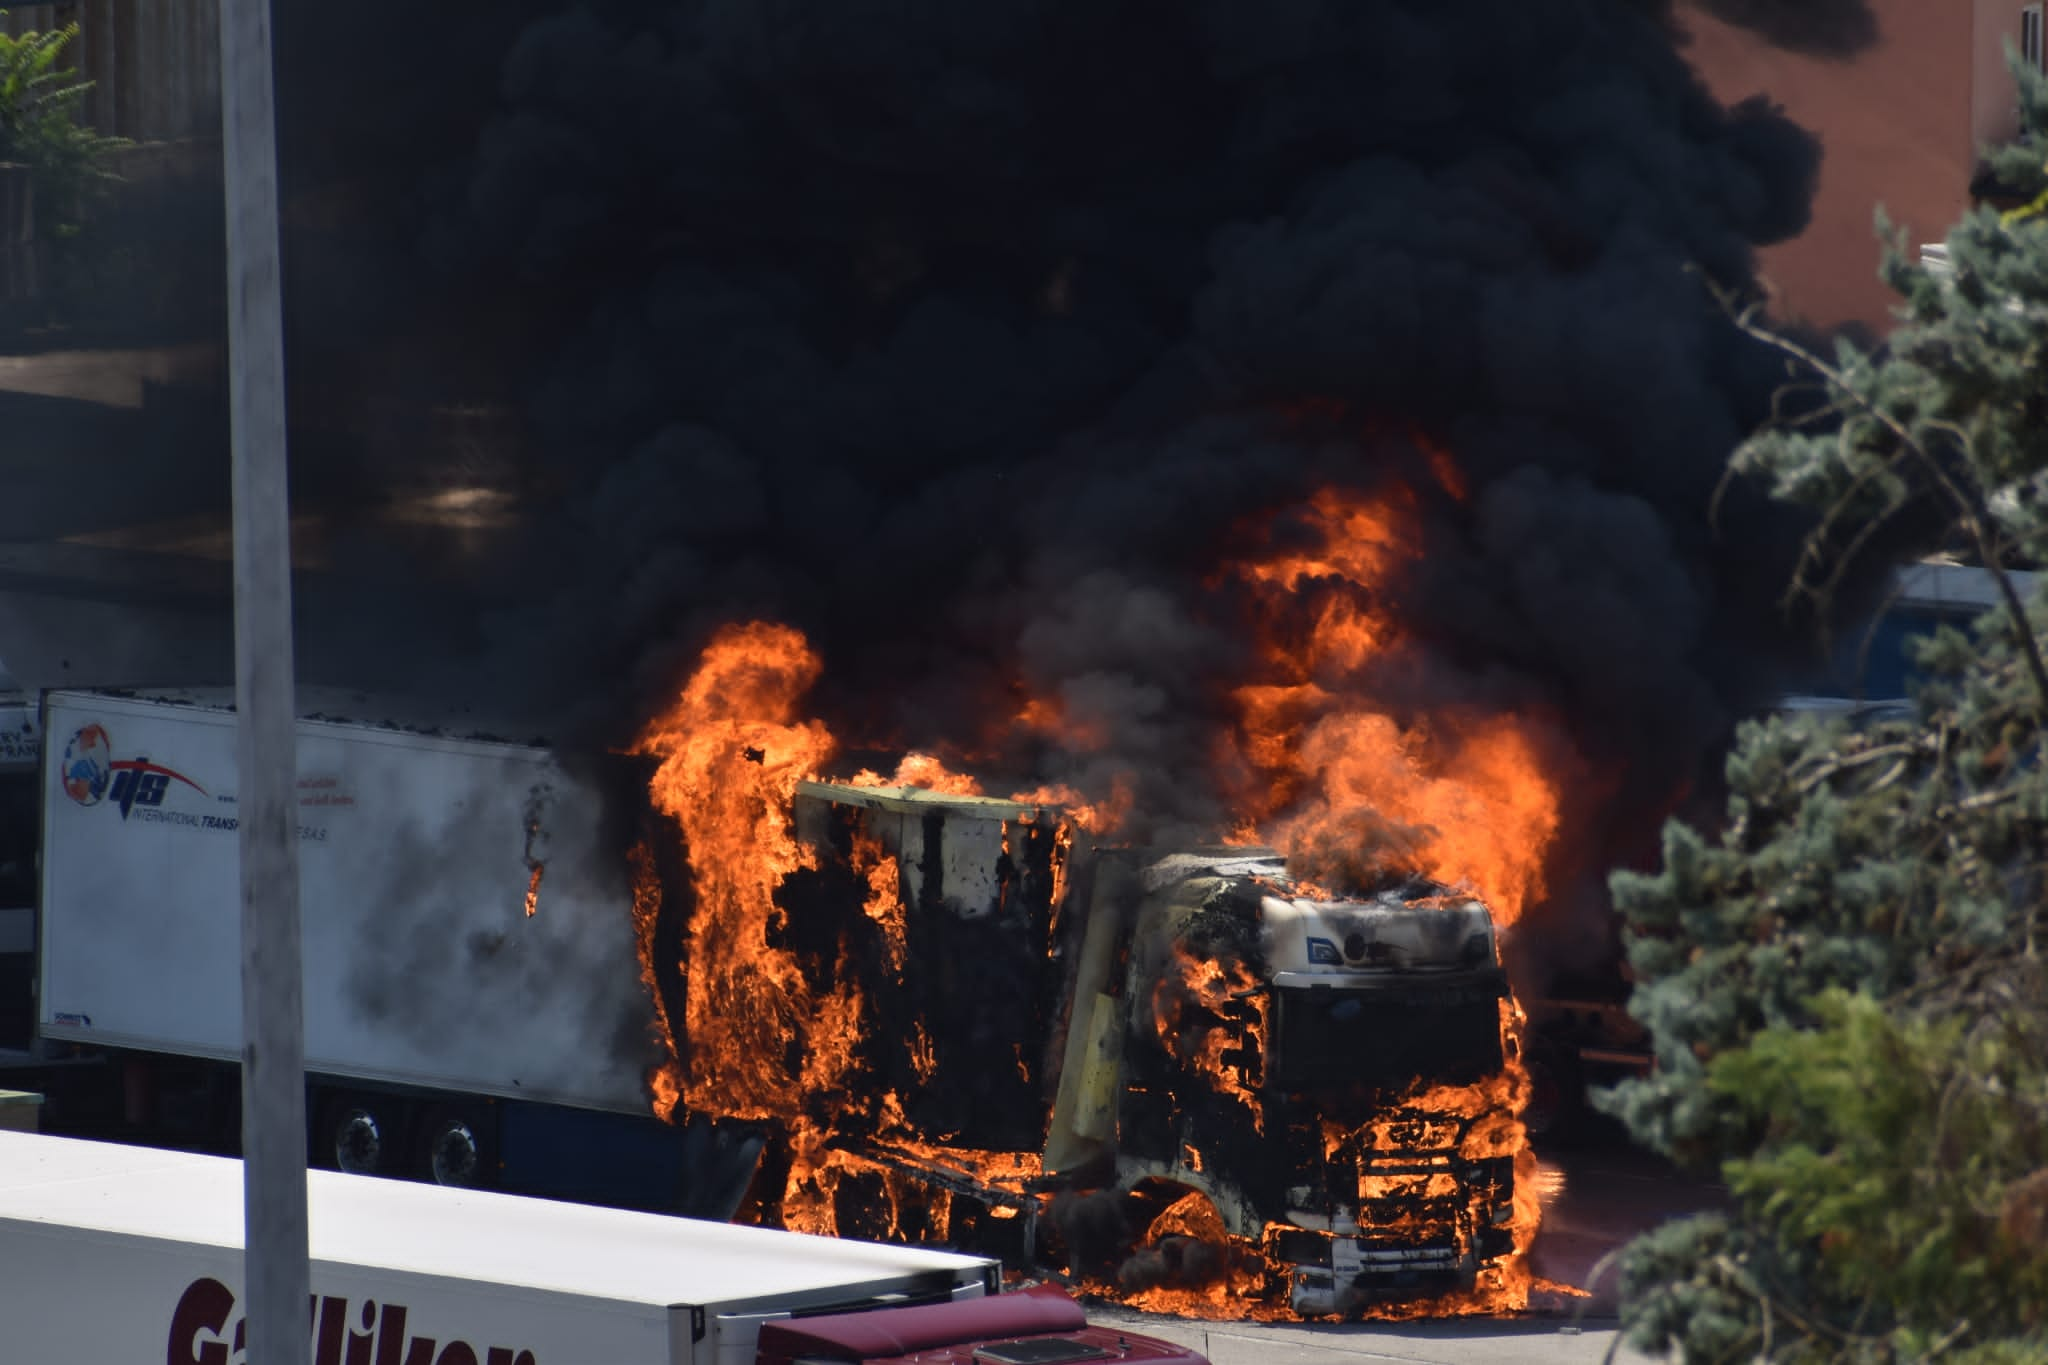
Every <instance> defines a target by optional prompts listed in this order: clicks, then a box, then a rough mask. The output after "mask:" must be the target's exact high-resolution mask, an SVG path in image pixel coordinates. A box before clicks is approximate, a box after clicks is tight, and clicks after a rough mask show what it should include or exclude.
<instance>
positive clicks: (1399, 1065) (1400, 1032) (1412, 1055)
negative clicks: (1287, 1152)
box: [1268, 976, 1502, 1094]
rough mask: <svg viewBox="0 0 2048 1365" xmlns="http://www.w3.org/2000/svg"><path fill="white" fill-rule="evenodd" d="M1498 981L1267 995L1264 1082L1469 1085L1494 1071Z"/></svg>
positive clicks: (1291, 1086) (1288, 1086)
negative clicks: (1269, 1022) (1269, 1021)
mask: <svg viewBox="0 0 2048 1365" xmlns="http://www.w3.org/2000/svg"><path fill="white" fill-rule="evenodd" d="M1501 993H1502V987H1501V983H1500V981H1499V980H1498V977H1497V976H1489V977H1488V978H1487V980H1486V981H1485V982H1484V983H1470V982H1468V983H1466V984H1463V985H1449V986H1442V987H1412V986H1402V987H1398V988H1391V989H1371V988H1367V989H1360V988H1356V987H1314V988H1310V989H1285V988H1283V989H1276V990H1275V991H1274V992H1273V1013H1274V1015H1275V1027H1274V1029H1273V1040H1272V1055H1271V1057H1270V1058H1269V1064H1270V1065H1269V1071H1268V1084H1277V1085H1278V1086H1279V1087H1280V1088H1281V1089H1282V1090H1284V1091H1287V1092H1289V1093H1294V1094H1300V1093H1303V1092H1307V1091H1330V1090H1355V1089H1358V1088H1360V1087H1363V1088H1365V1089H1368V1090H1374V1091H1388V1090H1399V1089H1402V1088H1404V1087H1406V1086H1407V1085H1409V1084H1411V1083H1412V1082H1415V1081H1429V1082H1431V1083H1435V1084H1450V1085H1469V1084H1471V1083H1472V1082H1474V1081H1478V1080H1481V1079H1484V1078H1485V1077H1487V1076H1490V1075H1492V1074H1494V1073H1495V1072H1497V1071H1499V1070H1500V1069H1501V1066H1502V1057H1501V1036H1500V1028H1501V1023H1500V1004H1499V1001H1500V998H1501Z"/></svg>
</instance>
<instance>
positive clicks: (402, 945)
mask: <svg viewBox="0 0 2048 1365" xmlns="http://www.w3.org/2000/svg"><path fill="white" fill-rule="evenodd" d="M230 700H231V699H230V698H228V697H226V696H221V695H213V696H208V695H202V694H174V695H141V694H116V693H109V692H90V691H52V692H48V693H45V694H44V695H43V696H42V698H41V701H40V708H39V712H38V714H36V715H35V716H34V717H33V723H34V725H35V727H36V728H37V729H38V730H39V731H40V734H41V737H42V739H43V741H44V743H43V746H42V757H41V764H40V768H39V770H38V775H37V776H36V778H35V781H36V782H37V784H38V786H37V796H36V800H35V802H34V806H35V808H36V810H37V811H38V812H39V821H40V882H39V885H38V886H36V887H35V888H34V890H35V893H36V894H35V895H34V897H33V900H34V905H33V919H32V923H31V922H30V921H28V919H27V917H25V916H24V915H23V913H22V912H21V910H20V909H19V908H15V909H12V910H10V912H9V915H10V917H9V918H8V920H7V921H6V922H5V923H0V931H5V933H6V934H7V935H9V936H10V937H8V938H7V939H6V941H5V942H4V943H0V947H8V946H12V947H14V948H16V949H17V950H19V949H24V948H28V947H30V944H29V943H28V940H29V939H30V937H31V930H32V937H33V945H32V953H31V955H30V960H32V961H33V963H34V970H35V982H34V987H33V996H34V1010H33V1015H32V1017H33V1020H34V1037H33V1038H32V1039H30V1040H27V1042H28V1047H27V1049H26V1051H27V1053H28V1054H29V1056H30V1059H31V1060H32V1061H34V1062H35V1063H38V1064H40V1065H42V1066H44V1067H45V1068H46V1069H49V1070H48V1074H49V1077H50V1084H49V1087H48V1088H49V1089H50V1090H51V1091H52V1094H51V1102H50V1105H49V1107H48V1109H47V1110H46V1123H45V1127H46V1128H48V1129H51V1130H54V1131H68V1132H73V1133H83V1134H87V1135H104V1136H111V1137H120V1138H124V1139H139V1140H150V1141H166V1142H176V1143H181V1144H184V1145H191V1146H201V1147H206V1146H212V1147H214V1148H215V1149H217V1150H221V1151H233V1150H235V1135H236V1133H237V1130H238V1122H239V1120H238V1109H237V1106H238V1104H239V1096H240V1088H239V1086H240V1082H239V1069H238V1066H237V1062H238V1059H239V1057H240V1054H241V1046H242V1018H241V1004H240V1000H241V985H240V982H241V950H240V920H239V908H238V907H239V901H238V890H237V888H238V885H239V882H238V878H239V862H238V852H237V849H238V841H237V837H236V829H237V825H238V821H237V815H236V812H237V806H236V799H235V789H236V760H235V733H236V732H235V717H234V714H233V712H232V711H231V710H230V709H229V706H228V703H229V701H230ZM326 704H327V705H328V706H334V705H336V704H337V703H335V702H334V701H332V700H328V701H327V702H326ZM341 704H345V705H350V706H352V707H367V706H369V705H372V704H370V703H365V702H361V701H356V702H353V703H341ZM353 714H354V716H355V717H356V718H354V719H349V720H340V719H312V718H309V719H306V720H303V721H301V723H300V725H299V730H298V769H299V778H298V793H299V825H298V831H299V860H300V885H301V890H300V903H301V916H302V922H303V937H304V943H305V978H304V980H305V989H304V998H305V1028H306V1033H305V1044H306V1066H307V1072H308V1085H309V1093H308V1104H307V1108H308V1113H309V1115H310V1117H311V1126H312V1145H311V1151H310V1155H311V1157H312V1159H313V1160H314V1161H315V1162H316V1163H318V1164H326V1165H335V1166H338V1167H339V1168H340V1169H342V1170H344V1171H350V1172H357V1173H371V1174H386V1175H398V1176H410V1177H416V1178H422V1179H430V1180H433V1181H436V1182H438V1183H442V1184H450V1185H462V1186H469V1185H478V1186H486V1187H490V1186H495V1187H498V1188H502V1189H506V1190H510V1191H513V1192H517V1193H526V1194H536V1195H545V1196H549V1197H556V1198H566V1199H577V1200H584V1201H588V1202H594V1203H605V1204H615V1205H621V1206H626V1207H638V1208H646V1209H655V1210H661V1211H669V1212H693V1213H697V1214H701V1215H705V1216H713V1217H725V1216H729V1214H730V1212H731V1210H732V1207H733V1205H734V1204H735V1203H736V1202H737V1201H738V1199H739V1198H740V1196H741V1195H742V1194H743V1193H744V1189H745V1185H746V1181H747V1178H748V1176H749V1174H750V1172H751V1170H752V1166H753V1161H754V1156H755V1150H756V1147H757V1146H758V1144H757V1142H755V1140H754V1139H752V1138H750V1137H747V1136H745V1135H737V1136H736V1135H734V1134H732V1133H729V1132H727V1131H726V1130H724V1129H723V1128H718V1127H714V1126H713V1125H710V1124H709V1123H708V1122H701V1121H700V1122H694V1123H686V1124H684V1125H681V1126H672V1125H669V1124H664V1123H662V1122H661V1121H659V1120H657V1119H655V1118H654V1117H653V1116H652V1113H651V1107H650V1103H649V1099H648V1094H647V1090H646V1076H647V1074H648V1072H649V1070H650V1067H651V1064H652V1062H653V1061H654V1059H655V1056H656V1053H655V1052H654V1049H655V1048H656V1047H657V1046H658V1044H657V1042H656V1039H655V1034H654V1032H653V1003H652V997H651V995H650V990H649V987H648V985H647V984H646V983H645V981H644V980H643V974H642V971H641V968H640V962H639V954H638V943H637V934H638V933H639V932H640V930H639V929H638V928H636V923H635V920H634V916H633V888H632V886H631V885H630V877H631V875H632V867H633V862H632V859H631V858H630V857H629V856H628V850H629V848H630V846H631V844H632V843H633V841H634V839H635V837H636V831H635V830H633V829H630V828H618V827H613V825H612V824H608V823H607V822H608V818H609V817H608V815H607V812H608V811H621V810H633V809H637V806H636V804H635V803H634V802H633V801H631V800H625V801H613V802H607V801H605V800H604V799H603V795H602V793H601V792H600V790H599V788H598V784H599V782H600V781H602V780H604V779H603V777H602V775H601V774H600V773H599V772H598V770H597V769H595V768H593V769H591V770H589V771H579V772H573V773H572V772H571V771H569V770H568V769H566V768H565V767H564V766H563V765H562V764H561V763H559V762H558V761H557V760H556V759H555V757H554V756H553V755H551V754H550V753H549V751H547V750H545V749H542V748H537V747H533V746H530V745H522V744H513V743H504V742H497V741H491V740H485V739H478V738H455V737H451V736H449V735H447V734H441V733H432V732H426V731H423V730H420V729H417V728H405V727H402V726H399V725H394V724H390V723H384V722H382V720H381V717H380V715H379V714H377V713H375V712H372V713H371V714H369V715H364V714H363V712H362V711H361V710H355V711H354V712H353ZM618 776H619V779H620V781H621V782H622V783H637V782H638V780H639V779H638V777H637V776H636V775H635V774H632V773H621V774H619V775H618ZM16 780H17V782H18V781H19V780H21V779H20V775H19V774H17V775H16ZM15 833H16V835H17V842H18V836H19V833H20V831H19V830H18V829H17V830H16V831H15ZM18 898H19V897H17V899H18ZM18 921H19V922H18ZM15 940H21V942H15ZM13 960H14V961H15V962H16V963H17V964H19V963H20V962H21V961H22V960H23V959H22V958H21V957H20V956H19V955H18V954H17V956H16V957H15V958H14V959H13ZM15 976H16V983H15V991H14V993H15V994H17V995H19V994H21V993H22V988H23V987H24V986H25V985H26V982H25V980H23V979H22V978H25V976H26V973H25V972H21V971H17V972H16V973H15ZM15 1003H16V1006H17V1012H20V1009H21V1006H22V1005H23V1004H25V1002H20V1001H17V1002H15ZM81 1061H82V1062H85V1063H89V1064H90V1065H87V1066H81V1065H78V1064H77V1063H78V1062H81ZM67 1062H69V1063H72V1064H71V1065H69V1066H68V1067H66V1066H64V1064H65V1063H67Z"/></svg>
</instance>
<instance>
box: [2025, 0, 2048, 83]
mask: <svg viewBox="0 0 2048 1365" xmlns="http://www.w3.org/2000/svg"><path fill="white" fill-rule="evenodd" d="M2020 56H2022V57H2024V58H2025V59H2026V63H2027V65H2028V66H2031V67H2033V68H2034V70H2036V71H2048V66H2044V65H2042V61H2041V7H2040V6H2039V5H2028V6H2027V7H2026V8H2025V9H2023V10H2021V11H2020Z"/></svg>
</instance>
